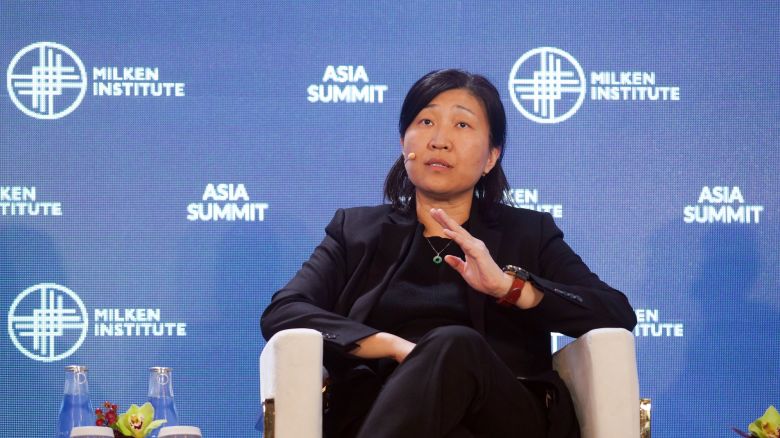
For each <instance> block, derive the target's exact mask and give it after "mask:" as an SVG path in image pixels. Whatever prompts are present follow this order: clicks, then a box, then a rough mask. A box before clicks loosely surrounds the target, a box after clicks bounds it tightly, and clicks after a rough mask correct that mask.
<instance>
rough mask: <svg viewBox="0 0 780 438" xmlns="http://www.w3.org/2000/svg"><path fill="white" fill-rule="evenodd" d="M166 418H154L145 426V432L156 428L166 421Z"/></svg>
mask: <svg viewBox="0 0 780 438" xmlns="http://www.w3.org/2000/svg"><path fill="white" fill-rule="evenodd" d="M167 422H168V420H154V421H152V422H151V423H149V425H148V426H146V433H150V432H151V431H153V430H155V429H157V428H158V427H160V426H162V425H163V424H165V423H167Z"/></svg>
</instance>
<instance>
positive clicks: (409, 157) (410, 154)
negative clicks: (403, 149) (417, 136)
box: [406, 152, 417, 161]
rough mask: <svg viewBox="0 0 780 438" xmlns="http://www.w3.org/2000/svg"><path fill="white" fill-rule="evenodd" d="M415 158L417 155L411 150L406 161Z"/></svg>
mask: <svg viewBox="0 0 780 438" xmlns="http://www.w3.org/2000/svg"><path fill="white" fill-rule="evenodd" d="M415 158H417V155H416V154H415V153H414V152H409V155H407V156H406V161H414V159H415Z"/></svg>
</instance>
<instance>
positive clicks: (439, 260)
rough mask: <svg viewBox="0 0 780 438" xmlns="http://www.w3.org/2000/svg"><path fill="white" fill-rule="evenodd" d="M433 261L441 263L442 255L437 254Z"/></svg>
mask: <svg viewBox="0 0 780 438" xmlns="http://www.w3.org/2000/svg"><path fill="white" fill-rule="evenodd" d="M433 263H436V264H437V265H438V264H440V263H441V256H440V255H436V256H434V257H433Z"/></svg>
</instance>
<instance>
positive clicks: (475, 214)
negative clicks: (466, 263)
mask: <svg viewBox="0 0 780 438" xmlns="http://www.w3.org/2000/svg"><path fill="white" fill-rule="evenodd" d="M476 205H477V201H476V200H474V204H472V207H471V214H470V216H469V218H470V219H469V232H470V234H471V235H472V236H474V237H476V238H477V239H479V240H481V241H482V242H483V243H484V244H485V246H487V248H488V250H489V251H490V255H491V256H492V257H493V259H494V260H495V258H496V256H497V255H498V250H499V249H500V246H501V233H500V232H499V230H498V228H497V225H496V222H495V220H492V219H491V218H486V217H483V216H482V215H481V214H480V213H479V210H478V209H477V208H476ZM467 297H468V306H469V313H470V316H471V322H472V324H473V325H474V329H475V330H476V331H478V332H479V333H481V334H483V335H484V334H485V301H486V300H487V299H489V297H488V296H487V295H485V294H484V293H482V292H479V291H476V290H473V289H472V290H471V291H470V293H469V294H468V295H467Z"/></svg>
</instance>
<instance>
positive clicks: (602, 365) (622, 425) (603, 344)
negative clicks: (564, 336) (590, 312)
mask: <svg viewBox="0 0 780 438" xmlns="http://www.w3.org/2000/svg"><path fill="white" fill-rule="evenodd" d="M553 368H554V369H555V370H556V371H558V374H560V376H561V378H562V379H563V381H564V382H565V383H566V387H567V388H568V389H569V392H571V396H572V400H573V401H574V410H575V411H576V413H577V419H578V420H579V423H580V430H581V433H582V438H638V437H639V377H638V375H637V368H636V352H635V351H634V335H633V334H632V333H631V332H629V331H628V330H625V329H621V328H603V329H595V330H591V331H589V332H588V333H586V334H584V335H582V336H580V337H579V338H578V339H577V340H576V341H574V342H572V343H570V344H569V345H567V346H565V347H564V348H562V349H561V350H560V351H558V352H557V353H555V354H554V355H553Z"/></svg>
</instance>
